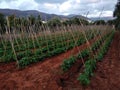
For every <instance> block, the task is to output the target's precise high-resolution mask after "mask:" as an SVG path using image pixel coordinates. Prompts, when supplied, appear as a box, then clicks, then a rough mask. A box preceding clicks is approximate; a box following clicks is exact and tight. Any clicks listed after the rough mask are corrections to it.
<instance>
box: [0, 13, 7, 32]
mask: <svg viewBox="0 0 120 90" xmlns="http://www.w3.org/2000/svg"><path fill="white" fill-rule="evenodd" d="M5 21H6V20H5V16H4V15H3V14H2V13H0V27H1V28H0V32H1V33H3V32H5V26H4V25H5Z"/></svg>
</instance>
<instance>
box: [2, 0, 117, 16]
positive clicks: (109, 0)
mask: <svg viewBox="0 0 120 90" xmlns="http://www.w3.org/2000/svg"><path fill="white" fill-rule="evenodd" d="M116 3H117V0H0V8H11V9H20V10H38V11H41V12H46V13H54V14H61V15H68V14H81V15H85V14H86V13H87V12H88V11H89V12H90V13H89V15H88V16H89V17H94V16H99V13H100V12H101V11H102V9H103V8H104V10H103V13H102V16H112V13H113V10H114V7H115V4H116Z"/></svg>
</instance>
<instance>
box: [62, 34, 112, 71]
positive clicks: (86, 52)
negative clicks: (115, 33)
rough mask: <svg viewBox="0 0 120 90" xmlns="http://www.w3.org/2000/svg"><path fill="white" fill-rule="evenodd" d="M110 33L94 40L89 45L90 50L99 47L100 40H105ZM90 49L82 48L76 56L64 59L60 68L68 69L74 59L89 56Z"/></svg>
mask: <svg viewBox="0 0 120 90" xmlns="http://www.w3.org/2000/svg"><path fill="white" fill-rule="evenodd" d="M110 34H111V33H108V34H106V35H105V36H103V37H102V38H100V39H99V40H97V41H96V42H94V43H93V44H92V46H91V49H92V51H96V50H97V49H98V48H100V46H101V44H102V42H103V41H104V40H106V38H107V37H108V36H109V35H110ZM90 53H91V52H90V49H89V48H87V49H84V50H82V51H81V52H79V53H78V54H77V55H76V56H71V57H70V58H68V59H65V60H64V61H63V63H62V65H61V69H62V70H63V71H67V70H69V69H70V68H71V67H72V65H73V64H74V63H75V62H76V60H79V59H81V58H85V57H89V56H90Z"/></svg>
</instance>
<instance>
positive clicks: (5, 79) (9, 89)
mask: <svg viewBox="0 0 120 90" xmlns="http://www.w3.org/2000/svg"><path fill="white" fill-rule="evenodd" d="M95 40H96V38H94V39H92V40H90V43H91V44H92V43H93V42H95ZM86 47H87V44H83V45H81V46H79V47H78V48H79V49H80V50H83V49H85V48H86ZM78 48H77V47H76V48H74V49H72V50H69V51H66V52H65V53H63V54H60V55H58V56H54V57H52V58H48V59H46V60H44V61H43V62H39V63H36V64H32V65H30V66H29V67H26V68H25V69H23V70H17V69H16V67H15V62H14V63H8V64H3V63H0V90H16V89H17V90H58V89H59V88H60V86H59V85H57V83H56V78H55V77H56V76H57V75H58V74H59V73H60V65H61V63H62V62H63V60H64V59H65V58H68V57H70V56H71V54H76V53H78V51H79V50H78Z"/></svg>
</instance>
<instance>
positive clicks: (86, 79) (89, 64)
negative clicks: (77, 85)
mask: <svg viewBox="0 0 120 90" xmlns="http://www.w3.org/2000/svg"><path fill="white" fill-rule="evenodd" d="M113 36H114V32H112V34H111V35H110V36H109V37H108V38H107V39H106V41H105V42H104V44H103V45H102V47H100V49H99V51H98V53H97V54H96V55H95V57H94V58H89V59H88V60H87V61H86V62H85V67H84V72H83V73H82V74H80V76H79V77H78V80H79V81H80V82H81V84H83V85H88V84H89V83H90V77H91V76H93V75H94V74H93V72H94V70H95V69H96V63H97V61H101V60H102V59H103V58H104V55H105V54H106V53H107V51H108V49H109V46H110V43H111V41H112V39H113Z"/></svg>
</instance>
